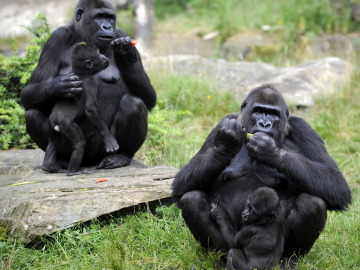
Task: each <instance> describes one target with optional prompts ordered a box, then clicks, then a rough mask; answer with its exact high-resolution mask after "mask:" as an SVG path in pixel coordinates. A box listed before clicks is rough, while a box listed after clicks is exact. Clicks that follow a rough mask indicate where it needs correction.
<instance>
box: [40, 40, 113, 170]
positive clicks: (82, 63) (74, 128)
mask: <svg viewBox="0 0 360 270" xmlns="http://www.w3.org/2000/svg"><path fill="white" fill-rule="evenodd" d="M71 62H72V73H73V74H75V75H77V76H78V77H79V79H80V80H81V81H82V84H83V91H82V92H81V93H80V94H78V95H76V96H75V97H74V98H63V99H59V100H58V101H57V103H56V104H55V106H54V108H53V109H52V112H51V114H50V117H49V120H50V125H51V130H50V138H49V144H48V146H47V148H46V151H45V157H44V161H43V165H42V168H43V170H45V171H48V172H63V171H64V170H63V169H62V168H61V166H60V164H58V162H57V160H56V156H57V148H58V147H59V145H58V142H59V139H60V138H59V137H60V134H61V136H63V137H66V138H67V139H68V140H69V141H70V142H71V146H72V147H73V152H72V154H71V159H70V162H69V165H68V168H67V174H68V175H74V174H79V173H91V171H90V170H88V169H86V168H81V167H80V165H81V161H82V159H83V154H84V149H85V144H86V141H85V138H84V134H83V133H82V131H81V129H80V128H79V126H78V125H77V121H79V120H80V119H81V118H83V117H85V116H86V117H87V118H88V119H89V120H90V122H91V123H92V124H93V126H94V128H96V130H97V131H98V132H99V134H100V135H101V138H102V140H103V144H104V146H105V149H106V152H108V153H109V152H114V151H116V150H118V149H119V145H118V144H117V142H116V140H115V138H114V137H113V136H112V135H111V133H110V131H109V130H108V128H107V127H106V125H105V123H104V122H103V121H102V119H101V118H100V115H99V111H98V108H97V103H96V96H97V87H96V80H95V78H94V77H93V75H95V74H96V73H98V72H100V71H101V70H104V69H105V68H107V67H108V65H109V59H108V58H106V57H105V56H104V55H102V54H100V52H99V50H98V49H97V48H96V46H95V45H93V44H90V43H88V44H87V43H84V42H82V43H79V44H77V45H75V46H74V49H73V53H72V61H71ZM58 133H59V134H58Z"/></svg>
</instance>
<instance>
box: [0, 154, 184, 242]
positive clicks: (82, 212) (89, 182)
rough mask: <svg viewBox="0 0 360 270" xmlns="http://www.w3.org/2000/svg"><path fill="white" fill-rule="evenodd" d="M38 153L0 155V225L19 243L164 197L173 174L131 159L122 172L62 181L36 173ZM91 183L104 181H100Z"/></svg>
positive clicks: (168, 169) (38, 170)
mask: <svg viewBox="0 0 360 270" xmlns="http://www.w3.org/2000/svg"><path fill="white" fill-rule="evenodd" d="M43 157H44V152H43V151H41V150H39V149H37V150H10V151H1V152H0V225H1V226H7V227H9V228H10V235H12V236H15V235H16V236H17V237H19V240H20V241H22V242H31V241H33V240H35V239H36V238H37V237H39V236H41V235H45V234H50V233H53V232H56V231H59V230H63V229H65V228H69V227H72V226H75V225H76V224H78V223H81V222H86V221H89V220H91V219H95V218H97V217H100V216H103V215H106V214H110V213H114V212H117V211H118V210H120V209H123V208H127V207H131V206H136V205H138V204H141V203H146V202H152V201H156V200H160V199H165V198H169V197H170V194H171V183H172V181H173V179H174V177H175V174H176V173H177V171H178V170H177V169H175V168H172V167H165V166H162V167H152V168H148V167H147V166H146V165H144V164H143V163H141V162H139V161H137V160H133V161H132V163H131V164H130V165H129V166H127V167H124V168H118V169H108V170H94V173H93V174H87V175H84V174H81V175H75V176H67V175H66V174H65V173H56V174H50V173H46V172H44V171H42V170H41V168H40V165H41V163H42V159H43ZM97 179H102V180H104V181H103V182H99V183H98V181H97Z"/></svg>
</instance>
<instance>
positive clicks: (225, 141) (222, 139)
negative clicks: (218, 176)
mask: <svg viewBox="0 0 360 270" xmlns="http://www.w3.org/2000/svg"><path fill="white" fill-rule="evenodd" d="M245 141H246V131H245V128H244V127H243V125H242V123H241V122H240V121H239V120H237V119H229V118H226V119H225V120H224V121H223V122H222V124H221V126H220V128H219V131H218V133H217V135H216V137H215V147H216V149H217V150H219V151H220V152H221V153H223V154H236V153H237V152H238V151H239V150H240V147H241V145H242V144H243V143H245Z"/></svg>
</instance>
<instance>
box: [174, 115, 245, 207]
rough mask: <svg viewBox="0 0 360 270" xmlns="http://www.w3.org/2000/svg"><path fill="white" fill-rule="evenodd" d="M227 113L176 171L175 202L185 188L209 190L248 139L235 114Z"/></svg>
mask: <svg viewBox="0 0 360 270" xmlns="http://www.w3.org/2000/svg"><path fill="white" fill-rule="evenodd" d="M237 117H238V114H232V115H227V116H225V117H224V118H223V119H222V120H221V121H220V123H219V124H218V125H217V126H216V127H215V128H214V129H213V130H212V131H211V133H210V134H209V136H208V137H207V138H206V140H205V142H204V144H203V146H202V147H201V149H200V151H199V152H198V153H197V154H196V155H195V156H194V157H193V158H192V159H191V160H190V162H189V163H188V164H187V165H185V166H184V167H183V168H182V169H181V170H180V171H179V172H178V173H177V175H176V177H175V180H174V182H173V184H172V188H173V193H172V196H173V198H174V199H175V201H176V202H178V201H179V199H180V198H181V196H182V195H183V194H185V193H186V192H189V191H192V190H207V189H209V188H210V187H211V184H212V183H213V182H214V181H215V179H216V178H217V177H218V175H219V174H220V173H221V172H222V171H223V170H224V169H225V167H226V166H227V165H229V164H230V162H231V160H232V159H233V158H234V156H235V155H236V154H237V153H238V152H239V150H240V147H241V145H242V144H243V143H244V142H245V140H246V132H245V130H244V129H243V127H242V124H241V122H240V121H239V120H237V119H236V118H237Z"/></svg>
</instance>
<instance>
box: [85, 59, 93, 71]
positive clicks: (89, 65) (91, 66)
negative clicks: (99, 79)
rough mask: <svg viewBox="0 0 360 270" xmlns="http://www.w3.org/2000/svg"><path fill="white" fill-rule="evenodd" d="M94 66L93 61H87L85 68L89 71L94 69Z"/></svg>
mask: <svg viewBox="0 0 360 270" xmlns="http://www.w3.org/2000/svg"><path fill="white" fill-rule="evenodd" d="M93 66H94V64H93V62H92V61H90V60H86V61H85V67H86V68H87V69H92V68H93Z"/></svg>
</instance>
